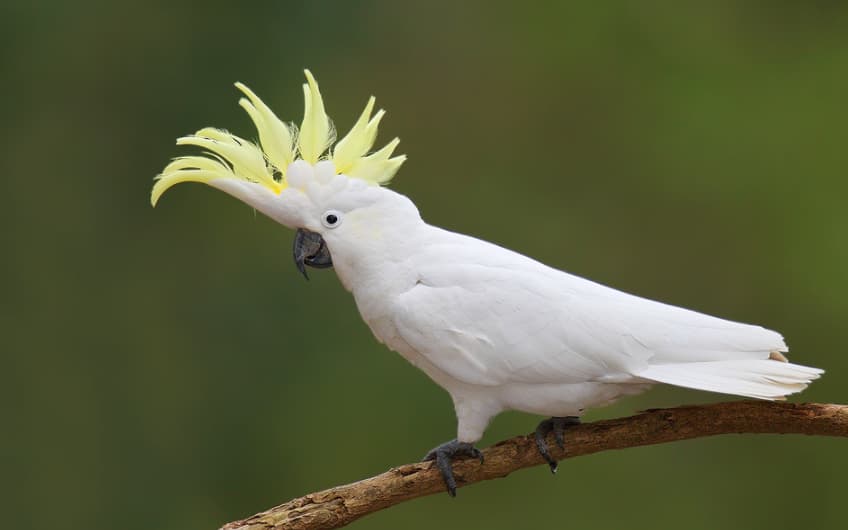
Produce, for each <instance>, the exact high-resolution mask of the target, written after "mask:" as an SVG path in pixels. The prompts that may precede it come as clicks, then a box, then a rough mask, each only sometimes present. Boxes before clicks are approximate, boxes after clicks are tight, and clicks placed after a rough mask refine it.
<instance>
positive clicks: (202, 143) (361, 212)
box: [150, 70, 417, 275]
mask: <svg viewBox="0 0 848 530" xmlns="http://www.w3.org/2000/svg"><path fill="white" fill-rule="evenodd" d="M305 73H306V79H307V83H305V84H304V85H303V94H304V100H305V110H304V116H303V122H302V123H301V125H300V128H299V129H298V127H297V126H296V125H294V124H293V123H284V122H283V121H281V120H280V119H279V118H278V117H277V116H276V115H275V114H274V112H273V111H271V109H270V108H268V106H267V105H265V104H264V103H263V102H262V100H261V99H259V97H258V96H256V94H254V93H253V92H252V91H251V90H250V89H249V88H247V87H246V86H245V85H243V84H241V83H236V87H237V88H238V89H239V90H241V91H242V92H243V93H244V95H245V97H243V98H241V100H240V101H239V105H240V106H241V107H242V108H243V109H244V110H245V111H246V112H247V114H248V115H249V116H250V118H251V120H253V123H254V124H255V125H256V129H257V131H258V133H259V142H258V143H254V142H250V141H248V140H245V139H243V138H239V137H238V136H235V135H233V134H230V133H229V132H227V131H224V130H221V129H214V128H204V129H201V130H199V131H197V132H196V133H194V134H192V135H189V136H184V137H182V138H179V139H178V140H177V145H193V146H197V147H200V148H203V149H205V150H206V152H205V153H204V155H205V156H200V155H192V156H182V157H179V158H176V159H174V160H173V161H172V162H171V163H170V164H168V165H167V166H166V167H165V169H164V170H163V171H162V173H161V174H159V175H158V176H157V177H156V183H155V184H154V186H153V191H152V192H151V196H150V200H151V203H152V204H153V205H154V206H155V205H156V203H157V202H158V200H159V198H160V197H161V196H162V194H163V193H164V192H165V191H166V190H167V189H168V188H170V187H171V186H173V185H175V184H179V183H181V182H202V183H204V184H208V185H209V186H212V187H214V188H218V189H219V190H222V191H224V192H226V193H229V194H230V195H232V196H234V197H236V198H238V199H240V200H241V201H243V202H245V203H247V204H248V205H250V206H252V207H253V208H255V209H256V210H258V211H260V212H262V213H264V214H265V215H267V216H268V217H270V218H271V219H273V220H275V221H277V222H279V223H280V224H283V225H285V226H287V227H289V228H292V229H295V230H297V234H296V236H295V242H294V249H293V254H294V259H295V263H296V264H297V266H298V269H299V270H300V271H301V272H303V274H304V275H306V272H305V268H304V265H309V266H312V267H318V268H323V267H329V266H331V265H332V264H333V262H332V257H331V252H330V249H336V248H338V249H340V250H342V251H343V250H344V248H345V247H346V246H351V245H352V244H354V242H356V245H357V246H358V247H359V248H362V247H363V245H364V246H365V247H367V246H368V242H369V241H374V240H375V239H379V234H378V233H375V231H379V230H380V228H379V225H380V223H378V222H375V221H378V220H382V221H385V220H386V219H385V218H386V216H387V215H391V212H392V210H397V209H401V210H407V211H412V210H414V214H415V215H414V217H417V210H415V208H414V206H412V205H411V202H410V201H409V200H408V199H406V198H405V197H403V196H401V195H399V194H396V193H393V192H390V191H389V190H388V189H386V188H382V187H381V185H382V184H386V183H388V182H389V180H390V179H391V178H392V177H393V176H394V174H395V173H396V172H397V170H398V168H400V166H401V164H403V162H404V160H406V157H405V156H404V155H400V156H395V157H392V153H393V152H394V149H395V147H397V144H398V142H399V140H398V139H397V138H395V139H394V140H392V141H391V142H389V143H388V144H387V145H386V146H385V147H383V148H381V149H379V150H377V151H374V152H371V148H372V146H373V145H374V141H375V139H376V136H377V126H378V125H379V123H380V120H381V119H382V118H383V115H384V114H385V113H384V111H383V110H379V111H377V112H376V113H375V114H374V113H373V111H374V101H375V100H374V98H373V97H371V98H370V99H369V100H368V103H367V105H366V106H365V110H364V111H363V112H362V115H361V116H360V117H359V119H358V120H357V121H356V123H355V124H354V125H353V127H352V128H351V130H350V132H348V133H347V135H345V137H344V138H342V139H341V140H339V141H338V142H335V144H334V140H335V130H334V128H333V125H332V122H331V121H330V119H329V118H328V116H327V114H326V112H325V110H324V102H323V100H322V98H321V93H320V92H319V90H318V84H317V83H316V82H315V78H314V77H312V74H311V73H310V72H309V70H306V72H305ZM372 114H373V116H372Z"/></svg>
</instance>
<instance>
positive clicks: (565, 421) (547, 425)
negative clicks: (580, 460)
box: [535, 416, 580, 473]
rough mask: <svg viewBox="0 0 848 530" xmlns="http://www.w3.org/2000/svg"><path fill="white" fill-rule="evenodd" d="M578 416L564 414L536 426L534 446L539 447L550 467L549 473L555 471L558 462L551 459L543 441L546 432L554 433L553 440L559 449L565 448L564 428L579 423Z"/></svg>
mask: <svg viewBox="0 0 848 530" xmlns="http://www.w3.org/2000/svg"><path fill="white" fill-rule="evenodd" d="M579 424H580V418H578V417H577V416H564V417H556V416H555V417H553V418H548V419H547V420H544V421H542V422H540V423H539V425H538V426H537V427H536V435H535V438H536V448H537V449H539V454H540V455H542V458H544V459H545V462H547V463H548V465H549V466H550V468H551V473H556V472H557V467H558V463H557V461H556V460H554V459H553V457H552V456H551V453H550V452H549V451H548V443H547V442H546V441H545V438H547V436H548V434H550V433H552V432H553V433H554V441H555V442H556V444H557V446H558V447H559V448H560V449H565V428H566V427H569V426H571V425H579Z"/></svg>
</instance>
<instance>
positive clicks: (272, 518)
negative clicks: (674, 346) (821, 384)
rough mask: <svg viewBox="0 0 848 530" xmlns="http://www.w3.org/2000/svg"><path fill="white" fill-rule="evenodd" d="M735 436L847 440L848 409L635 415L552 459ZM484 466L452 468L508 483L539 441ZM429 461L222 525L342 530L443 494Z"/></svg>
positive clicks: (507, 446) (237, 529)
mask: <svg viewBox="0 0 848 530" xmlns="http://www.w3.org/2000/svg"><path fill="white" fill-rule="evenodd" d="M732 433H771V434H808V435H819V436H843V437H848V405H829V404H818V403H805V404H792V403H770V402H762V401H739V402H732V403H717V404H714V405H702V406H690V407H679V408H671V409H653V410H649V411H646V412H643V413H641V414H637V415H635V416H630V417H627V418H618V419H614V420H604V421H597V422H594V423H586V424H583V425H578V426H574V427H569V429H568V432H567V434H566V436H567V438H566V440H567V451H568V454H564V452H563V451H562V450H560V449H558V448H557V447H556V445H555V444H554V443H553V441H552V440H551V441H549V445H550V447H551V449H552V451H551V454H552V456H553V457H554V458H557V459H565V458H572V457H575V456H582V455H589V454H592V453H597V452H600V451H608V450H610V449H625V448H627V447H637V446H640V445H654V444H660V443H666V442H673V441H676V440H688V439H690V438H700V437H703V436H715V435H717V434H732ZM483 454H484V455H485V459H486V460H485V463H484V464H483V465H480V463H479V461H477V460H471V459H464V460H458V461H456V462H455V463H454V474H455V475H456V479H457V484H458V485H459V486H460V487H462V486H465V485H468V484H473V483H475V482H480V481H482V480H490V479H493V478H500V477H505V476H507V475H509V474H510V473H512V472H513V471H517V470H519V469H523V468H526V467H531V466H537V465H539V464H542V463H543V461H542V458H541V457H540V456H539V453H538V452H537V451H536V446H535V443H534V441H533V437H532V436H530V435H528V436H517V437H515V438H512V439H509V440H505V441H503V442H500V443H498V444H495V445H494V446H492V447H489V448H488V449H485V450H484V451H483ZM444 491H445V486H444V484H443V483H442V478H441V476H440V475H439V473H438V471H437V470H436V469H435V467H434V466H433V464H432V463H431V462H427V463H416V464H407V465H404V466H400V467H396V468H393V469H390V470H388V471H386V472H385V473H382V474H380V475H377V476H375V477H371V478H367V479H365V480H360V481H359V482H354V483H353V484H347V485H345V486H338V487H335V488H330V489H328V490H324V491H319V492H317V493H310V494H309V495H306V496H305V497H300V498H298V499H293V500H290V501H288V502H286V503H284V504H281V505H279V506H276V507H274V508H271V509H270V510H267V511H264V512H262V513H258V514H256V515H253V516H251V517H248V518H247V519H243V520H240V521H234V522H232V523H229V524H226V525H224V526H223V527H222V528H221V530H282V529H298V530H305V529H312V528H338V527H340V526H344V525H346V524H349V523H351V522H353V521H355V520H356V519H359V518H360V517H362V516H364V515H368V514H369V513H373V512H376V511H378V510H382V509H383V508H388V507H389V506H393V505H395V504H398V503H401V502H403V501H406V500H409V499H414V498H416V497H423V496H425V495H431V494H433V493H444Z"/></svg>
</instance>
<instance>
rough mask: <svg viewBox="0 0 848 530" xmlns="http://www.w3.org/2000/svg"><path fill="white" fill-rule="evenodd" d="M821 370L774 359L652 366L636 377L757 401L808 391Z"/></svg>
mask: <svg viewBox="0 0 848 530" xmlns="http://www.w3.org/2000/svg"><path fill="white" fill-rule="evenodd" d="M823 373H824V370H821V369H819V368H812V367H809V366H802V365H800V364H792V363H788V362H781V361H778V360H773V359H746V360H738V361H709V362H694V363H673V364H655V365H651V366H648V367H647V368H646V369H645V370H643V371H640V372H639V374H638V375H639V377H642V378H645V379H650V380H653V381H657V382H659V383H667V384H670V385H676V386H682V387H686V388H695V389H698V390H707V391H710V392H719V393H722V394H734V395H738V396H746V397H752V398H757V399H768V400H775V399H783V398H785V397H786V396H788V395H790V394H795V393H797V392H800V391H802V390H804V389H805V388H807V385H809V384H810V383H811V382H812V381H813V380H815V379H818V378H819V376H821V374H823Z"/></svg>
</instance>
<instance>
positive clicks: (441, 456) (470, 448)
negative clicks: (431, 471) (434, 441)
mask: <svg viewBox="0 0 848 530" xmlns="http://www.w3.org/2000/svg"><path fill="white" fill-rule="evenodd" d="M456 456H470V457H472V458H479V459H480V463H481V464H482V463H483V453H481V452H480V450H479V449H477V448H476V447H474V445H472V444H470V443H468V442H460V441H458V440H451V441H449V442H445V443H443V444H442V445H440V446H438V447H434V448H433V449H431V450H430V452H428V453H427V454H426V455H425V456H424V461H425V462H426V461H428V460H435V461H436V467H438V468H439V471H440V472H441V473H442V480H444V481H445V486H446V487H447V488H448V493H449V494H450V496H451V497H456V480H455V479H454V478H453V467H452V465H451V462H452V461H453V459H454V457H456Z"/></svg>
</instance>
